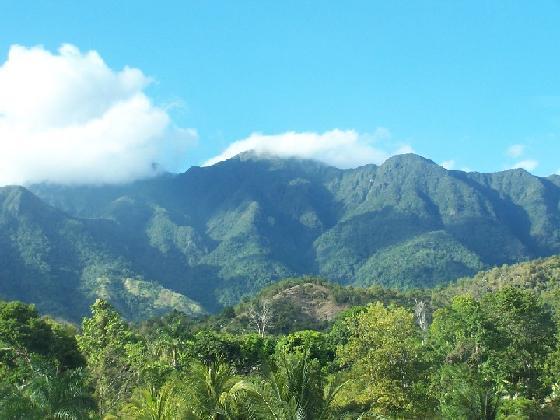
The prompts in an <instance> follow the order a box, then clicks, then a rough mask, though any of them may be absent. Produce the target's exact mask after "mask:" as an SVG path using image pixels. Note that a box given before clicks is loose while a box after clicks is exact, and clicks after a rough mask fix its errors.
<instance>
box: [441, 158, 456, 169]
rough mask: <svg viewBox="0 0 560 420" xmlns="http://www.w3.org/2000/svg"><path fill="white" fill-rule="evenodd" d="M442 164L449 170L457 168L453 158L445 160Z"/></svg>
mask: <svg viewBox="0 0 560 420" xmlns="http://www.w3.org/2000/svg"><path fill="white" fill-rule="evenodd" d="M441 166H443V167H444V168H445V169H447V170H451V169H453V168H455V161H454V160H453V159H450V160H446V161H444V162H441Z"/></svg>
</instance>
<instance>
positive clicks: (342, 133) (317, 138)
mask: <svg viewBox="0 0 560 420" xmlns="http://www.w3.org/2000/svg"><path fill="white" fill-rule="evenodd" d="M390 137H391V134H390V132H389V130H387V129H386V128H378V129H376V130H375V131H374V132H373V133H370V134H367V133H366V134H360V133H358V132H357V131H354V130H339V129H334V130H331V131H326V132H324V133H315V132H294V131H290V132H286V133H281V134H273V135H268V134H260V133H253V134H251V135H250V136H249V137H247V138H246V139H243V140H239V141H236V142H234V143H232V144H231V145H229V147H227V148H226V149H225V150H224V151H223V152H222V153H221V154H220V155H218V156H215V157H213V158H212V159H209V160H208V161H206V162H205V163H204V165H205V166H209V165H213V164H215V163H218V162H221V161H223V160H226V159H229V158H231V157H233V156H235V155H238V154H239V153H242V152H246V151H249V150H253V151H255V152H256V153H258V154H261V155H267V154H269V155H275V156H280V157H297V158H305V159H316V160H319V161H322V162H325V163H327V164H329V165H333V166H336V167H338V168H354V167H357V166H361V165H365V164H368V163H377V164H379V163H382V162H383V161H385V160H386V159H387V158H388V157H390V156H391V155H394V154H400V153H410V152H412V148H411V147H410V146H408V145H402V146H401V147H400V148H398V149H397V150H395V151H393V152H391V151H388V150H386V148H381V147H379V146H378V145H376V143H383V142H387V140H389V139H390Z"/></svg>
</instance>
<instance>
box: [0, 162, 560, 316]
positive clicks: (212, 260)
mask: <svg viewBox="0 0 560 420" xmlns="http://www.w3.org/2000/svg"><path fill="white" fill-rule="evenodd" d="M8 190H9V188H8ZM30 190H31V191H32V192H33V193H34V194H35V195H36V197H35V196H33V195H32V194H29V193H27V195H29V197H30V198H29V200H34V201H35V202H36V205H35V207H37V208H40V209H42V210H41V212H42V213H45V214H46V215H45V216H38V215H33V216H30V217H28V218H27V219H25V220H28V221H29V222H26V223H28V224H29V223H31V224H32V225H33V226H35V225H37V226H38V227H37V226H35V227H33V228H29V229H27V230H26V231H25V235H27V236H25V235H24V233H21V235H23V236H21V235H20V236H21V237H24V236H25V237H26V238H27V239H26V241H27V242H26V245H25V247H23V248H21V249H22V250H23V251H22V252H24V248H25V249H27V250H31V249H34V250H35V251H33V252H31V251H28V252H29V253H32V254H33V255H38V256H40V255H43V257H41V258H43V259H42V260H40V261H42V262H44V264H46V266H48V267H49V269H48V270H46V269H45V270H46V271H45V270H43V271H41V270H40V269H38V268H37V267H38V266H37V264H39V262H37V261H34V259H33V258H31V257H25V258H27V259H25V258H24V257H21V256H20V255H19V254H18V252H19V251H18V252H15V251H14V249H19V248H18V245H17V243H18V241H21V240H23V239H21V238H20V237H16V236H17V235H16V236H14V233H10V234H7V232H18V231H19V230H21V229H20V226H28V225H27V224H25V223H23V222H22V220H24V219H22V218H21V217H19V218H15V219H10V218H4V219H3V222H2V223H3V225H2V229H3V243H4V245H3V246H4V247H5V248H6V249H9V250H10V251H9V252H7V251H6V252H7V253H6V254H5V255H6V256H7V260H8V262H7V263H6V264H4V267H3V272H4V273H3V274H2V282H3V285H4V286H3V291H2V292H0V293H2V294H3V295H4V296H5V297H6V298H18V299H23V300H25V301H31V302H34V301H35V302H38V299H39V297H40V296H41V297H44V296H42V295H37V294H34V293H35V292H32V291H29V290H30V286H29V285H30V284H40V285H42V284H49V283H52V284H53V287H54V288H55V289H56V288H57V287H59V286H60V285H64V286H63V287H65V288H68V290H69V291H68V293H69V295H72V296H74V295H75V296H77V297H75V299H78V300H80V299H81V296H82V295H83V293H82V291H81V290H82V289H85V290H97V289H96V286H92V283H91V280H88V278H103V276H107V275H109V277H110V278H114V279H116V280H114V281H116V282H117V283H119V282H121V283H122V282H123V281H124V280H125V279H126V278H136V279H138V280H141V281H148V282H152V284H156V285H159V286H161V287H163V288H165V289H167V290H170V291H173V292H175V293H178V294H180V295H181V296H183V297H185V298H187V299H192V300H193V301H194V302H197V303H199V304H200V305H201V306H202V307H203V308H205V309H206V310H209V311H215V310H218V309H219V308H220V307H221V306H223V305H232V304H235V303H236V302H239V300H240V299H241V297H242V296H245V295H248V294H254V293H256V292H258V291H259V290H261V289H262V288H263V287H265V286H266V285H269V284H271V283H273V282H274V281H276V280H278V279H281V278H286V277H293V276H301V275H317V276H320V277H323V278H326V279H329V280H332V281H334V282H337V283H340V284H344V285H355V286H370V285H382V286H387V287H398V288H418V287H434V286H437V285H441V284H447V283H449V282H451V281H453V280H455V279H457V278H462V277H465V276H471V275H473V274H475V273H477V272H478V271H480V270H482V269H486V268H490V267H492V266H496V265H501V264H506V263H515V262H520V261H525V260H529V259H533V258H538V257H546V256H550V255H554V254H557V253H560V207H559V203H560V183H559V182H558V177H556V176H553V177H551V178H538V177H535V176H532V175H531V174H529V173H528V172H526V171H524V170H521V169H517V170H508V171H504V172H500V173H495V174H479V173H465V172H461V171H447V170H445V169H444V168H442V167H440V166H438V165H436V164H435V163H434V162H432V161H430V160H427V159H424V158H422V157H420V156H416V155H412V154H409V155H400V156H395V157H393V158H391V159H389V160H387V161H386V162H385V163H384V164H383V165H381V166H376V165H366V166H363V167H360V168H356V169H351V170H340V169H336V168H333V167H329V166H326V165H323V164H320V163H318V162H314V161H308V160H299V159H279V158H274V157H259V156H256V155H254V154H252V153H245V154H242V155H239V156H237V157H235V158H233V159H230V160H228V161H225V162H222V163H219V164H216V165H214V166H210V167H202V168H201V167H192V168H190V169H189V170H188V171H187V172H185V173H183V174H177V175H173V174H164V175H162V176H159V177H157V178H154V179H150V180H145V181H137V182H135V183H132V184H127V185H117V186H58V185H35V186H31V187H30ZM4 195H6V193H4ZM31 197H33V198H31ZM37 197H39V198H40V199H38V198H37ZM46 203H48V205H47V204H46ZM4 207H5V205H4ZM41 217H46V218H47V219H48V218H51V217H52V218H54V219H56V220H59V221H58V222H56V223H54V225H53V223H51V222H50V221H49V222H45V223H46V224H45V225H44V226H43V225H41V222H40V221H41V220H43V219H41ZM22 223H23V225H22ZM57 223H58V225H57ZM60 224H62V225H61V226H64V227H65V228H64V229H63V228H62V227H58V228H57V230H56V231H53V232H50V231H49V230H48V229H51V227H52V226H59V225H60ZM22 232H23V231H22ZM61 232H62V233H61ZM71 234H72V235H77V237H78V239H77V240H74V239H72V240H70V239H68V238H69V237H68V236H67V235H71ZM60 235H62V239H60V238H59V236H60ZM65 235H66V236H65ZM18 238H19V239H18ZM64 238H66V239H64ZM86 239H87V240H86ZM64 240H66V241H67V242H71V244H70V245H60V246H59V245H57V244H58V243H59V241H62V242H63V241H64ZM51 241H52V243H51ZM62 242H61V243H62ZM76 246H77V247H78V249H79V250H81V251H79V252H78V251H72V252H70V256H72V258H73V260H72V263H71V264H70V263H68V262H66V261H63V258H66V257H68V258H70V257H69V256H67V255H65V254H66V251H59V253H56V252H54V250H58V249H66V248H68V249H73V248H74V247H76ZM33 247H34V248H33ZM47 249H48V250H50V251H49V252H48V253H46V254H45V252H46V251H45V250H47ZM84 250H85V251H84ZM76 252H77V254H76ZM80 252H82V253H84V252H85V254H87V255H88V256H91V255H95V257H94V260H95V261H96V263H95V264H92V263H91V258H93V257H91V258H90V257H88V258H90V259H88V258H86V257H83V256H82V257H80V256H79V255H82V254H80ZM37 258H39V257H37ZM46 266H45V267H46ZM92 266H93V267H95V269H92V268H91V267H92ZM49 270H50V271H49ZM18 273H24V274H18ZM91 273H93V274H91ZM111 273H113V274H114V276H113V274H111ZM88 276H89V277H88ZM111 276H113V277H111ZM20 277H21V279H20ZM14 278H17V279H18V280H17V281H16V280H12V279H14ZM69 279H71V280H69ZM19 282H24V283H25V282H27V286H25V287H19V286H18V284H19ZM122 284H124V283H122ZM68 285H71V286H68ZM119 287H120V288H121V289H123V288H124V286H119ZM18 290H19V291H18ZM62 290H66V289H62ZM70 290H78V291H79V292H76V293H74V292H72V293H71V292H70ZM123 290H124V289H123ZM119 300H120V299H119ZM63 301H64V302H68V301H67V300H66V299H63ZM44 305H47V304H44ZM47 306H48V305H47ZM47 306H45V308H46V307H47ZM72 307H75V308H85V307H86V305H85V304H82V305H77V304H76V305H74V304H73V305H72ZM65 311H66V309H64V308H62V309H61V308H59V309H57V313H64V312H65ZM77 313H83V311H82V309H77V310H76V314H77ZM74 317H75V315H74Z"/></svg>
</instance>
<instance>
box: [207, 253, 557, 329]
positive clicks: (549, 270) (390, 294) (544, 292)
mask: <svg viewBox="0 0 560 420" xmlns="http://www.w3.org/2000/svg"><path fill="white" fill-rule="evenodd" d="M510 286H513V287H516V288H519V289H522V290H528V291H531V292H534V293H536V294H537V295H539V296H540V297H541V298H542V299H543V302H545V303H546V304H548V305H550V306H551V307H552V308H553V309H554V312H555V313H557V314H558V313H560V256H553V257H549V258H542V259H537V260H532V261H527V262H523V263H518V264H512V265H503V266H500V267H495V268H492V269H490V270H486V271H481V272H479V273H477V274H476V275H475V276H473V277H466V278H462V279H459V280H457V281H455V282H452V283H450V284H448V285H445V286H439V287H436V288H433V289H409V290H405V291H403V290H398V289H388V288H384V287H381V286H369V287H352V286H341V285H339V284H335V283H331V282H328V281H326V280H323V279H320V278H315V277H301V278H294V279H285V280H282V281H280V282H278V283H276V284H273V285H271V286H268V287H266V288H265V289H263V290H261V291H260V292H259V293H258V294H257V295H255V296H253V297H251V298H246V299H244V300H243V302H242V303H240V304H239V305H236V306H235V307H234V308H231V310H230V311H225V312H223V313H221V314H218V315H216V316H214V317H211V318H209V319H208V321H207V324H209V325H210V326H212V327H213V328H219V329H221V330H223V331H229V332H248V331H254V330H255V326H254V325H253V323H252V321H251V318H250V316H249V313H250V311H251V308H256V307H258V306H259V305H262V303H263V302H267V304H268V306H269V308H270V327H269V332H271V333H276V334H286V333H290V332H293V331H299V330H304V329H312V330H325V329H328V327H329V326H331V325H332V323H333V321H334V320H336V319H337V317H338V316H339V315H340V314H341V313H343V312H344V311H346V310H351V309H352V308H355V307H356V306H364V305H367V304H368V303H372V302H382V303H383V304H384V305H386V306H388V305H398V306H402V307H404V308H407V309H408V310H410V311H413V310H414V307H415V305H416V303H417V302H419V301H422V302H424V303H426V304H427V310H428V314H429V315H430V314H431V313H432V312H433V311H435V310H437V309H438V308H442V307H445V306H447V305H449V304H450V303H451V300H452V299H453V297H455V296H458V295H463V294H468V295H471V296H473V297H474V298H476V299H480V298H482V297H483V296H484V295H486V294H488V293H493V292H497V291H499V290H501V289H504V288H507V287H510Z"/></svg>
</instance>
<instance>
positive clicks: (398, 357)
mask: <svg viewBox="0 0 560 420" xmlns="http://www.w3.org/2000/svg"><path fill="white" fill-rule="evenodd" d="M345 321H346V322H347V325H348V331H349V336H348V342H347V343H346V344H345V345H342V346H339V348H338V350H337V355H338V360H339V362H340V364H341V366H342V367H343V368H344V369H346V370H347V371H348V374H349V378H350V379H351V381H352V385H353V386H351V387H348V388H345V389H344V390H343V392H342V393H341V394H340V397H339V398H337V400H338V401H337V403H338V404H339V405H342V406H344V405H345V404H348V405H352V404H353V405H357V407H361V409H363V410H369V411H371V412H372V413H377V414H380V415H385V416H393V417H422V416H429V415H430V406H431V404H430V402H429V400H428V396H427V392H426V383H424V378H425V376H426V373H427V371H428V367H429V365H428V363H427V358H426V357H425V354H424V351H425V349H424V348H423V347H424V346H423V344H422V336H421V333H420V330H419V328H418V326H417V325H416V323H415V319H414V315H413V314H412V313H409V312H408V311H406V310H405V309H403V308H399V307H388V308H387V307H385V306H384V305H383V304H382V303H375V304H370V305H368V306H367V309H366V310H365V311H364V312H359V313H357V314H355V315H353V316H351V317H349V318H346V319H345Z"/></svg>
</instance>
